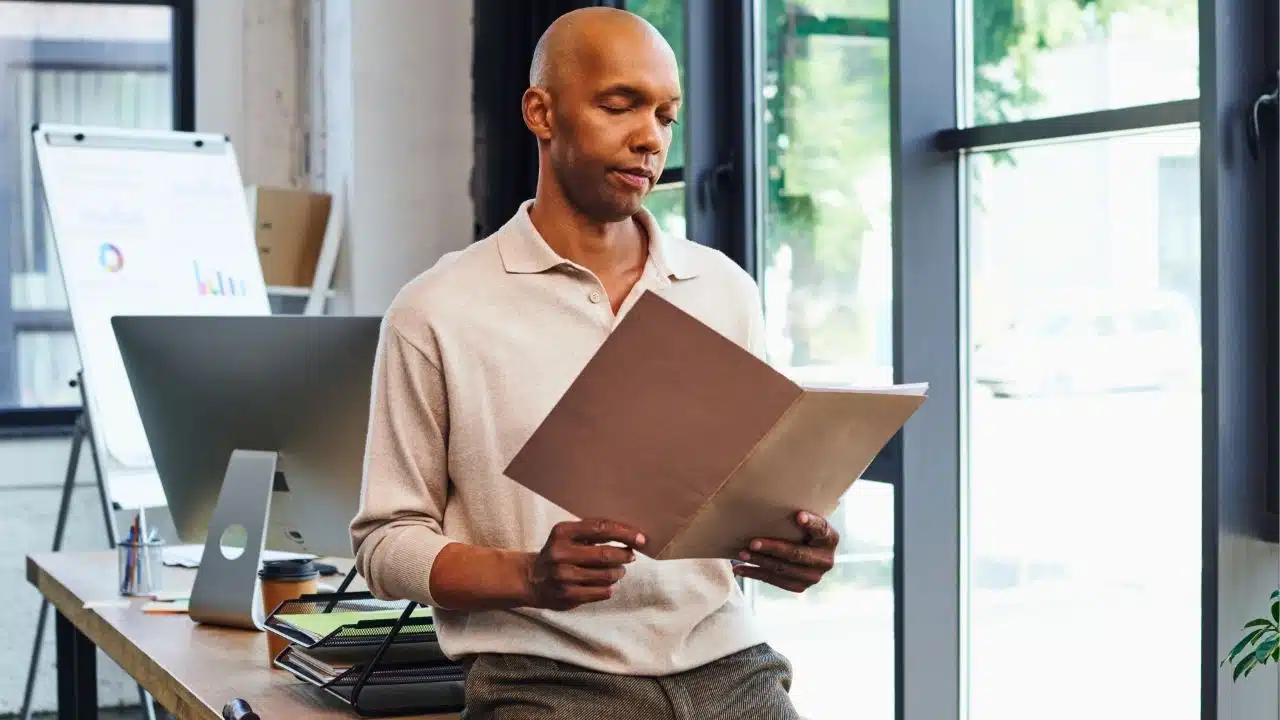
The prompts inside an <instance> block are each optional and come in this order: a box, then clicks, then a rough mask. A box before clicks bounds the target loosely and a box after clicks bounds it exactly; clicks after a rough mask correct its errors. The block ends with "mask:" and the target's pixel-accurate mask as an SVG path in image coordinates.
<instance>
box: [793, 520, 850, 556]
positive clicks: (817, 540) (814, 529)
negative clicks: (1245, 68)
mask: <svg viewBox="0 0 1280 720" xmlns="http://www.w3.org/2000/svg"><path fill="white" fill-rule="evenodd" d="M796 524H798V525H799V526H800V527H801V528H803V529H804V532H805V536H806V537H807V538H808V540H807V544H808V545H811V546H812V547H824V548H834V547H835V546H836V545H838V544H839V543H840V533H838V532H836V529H835V528H833V527H831V523H829V522H827V519H826V518H825V517H822V516H821V515H817V514H815V513H811V512H804V511H801V512H799V513H796Z"/></svg>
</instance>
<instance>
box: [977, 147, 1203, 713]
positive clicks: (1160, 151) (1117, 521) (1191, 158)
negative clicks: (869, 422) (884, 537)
mask: <svg viewBox="0 0 1280 720" xmlns="http://www.w3.org/2000/svg"><path fill="white" fill-rule="evenodd" d="M1198 151H1199V137H1198V133H1197V132H1196V131H1195V130H1177V131H1164V132H1155V133H1149V134H1143V135H1131V136H1124V137H1117V138H1114V139H1104V140H1091V141H1085V142H1075V143H1068V144H1054V145H1046V146H1033V147H1026V148H1019V149H1016V150H1013V151H1011V152H1009V153H1008V154H1006V155H996V154H991V153H984V154H979V155H975V156H974V157H972V158H971V159H970V160H969V161H968V163H967V165H968V177H969V187H970V195H969V201H968V202H969V208H970V210H969V213H970V220H969V245H968V247H969V267H970V294H969V307H970V325H971V328H972V330H971V342H972V344H973V351H972V356H971V361H970V373H971V378H972V382H973V387H972V391H971V397H972V402H971V405H970V414H969V427H970V430H969V462H970V481H969V527H970V530H969V536H968V543H969V555H970V563H969V584H968V588H967V594H968V608H969V612H968V623H969V638H970V640H969V657H968V662H969V678H970V684H969V703H970V713H971V716H972V717H975V718H983V719H984V720H1015V719H1016V718H1023V717H1026V716H1027V715H1028V714H1043V707H1044V703H1045V702H1047V701H1051V702H1052V706H1053V715H1054V716H1055V717H1056V716H1059V715H1060V716H1061V717H1104V716H1105V717H1138V716H1142V717H1160V718H1168V719H1170V720H1178V719H1182V720H1194V719H1196V718H1199V717H1200V708H1199V698H1200V682H1199V678H1200V672H1201V671H1200V632H1201V630H1200V570H1201V568H1200V562H1199V558H1200V544H1201V541H1202V538H1201V493H1202V482H1201V452H1200V435H1201V430H1200V428H1201V399H1200V391H1201V388H1200V372H1201V366H1200V323H1199V320H1198V317H1197V314H1196V305H1197V302H1198V298H1199V293H1200V289H1199V274H1200V273H1199V268H1200V258H1199V253H1198V250H1199V234H1198V232H1197V229H1198V227H1199V218H1198V216H1197V215H1198V213H1197V212H1196V202H1195V199H1196V198H1195V196H1194V195H1192V196H1191V197H1189V198H1188V197H1178V198H1176V200H1177V201H1178V202H1177V203H1176V204H1177V205H1179V207H1178V208H1177V209H1174V205H1175V202H1174V200H1175V198H1171V197H1168V196H1167V194H1168V193H1169V192H1177V188H1179V187H1182V186H1184V185H1185V183H1182V182H1179V181H1173V182H1170V178H1169V177H1168V172H1169V171H1168V170H1167V168H1169V167H1176V168H1179V169H1180V171H1181V172H1185V173H1188V174H1189V175H1190V180H1189V182H1191V184H1192V185H1194V183H1195V178H1196V177H1197V176H1198V173H1199V166H1198V163H1197V162H1196V160H1197V155H1198ZM1178 223H1181V224H1182V225H1181V226H1176V227H1175V225H1176V224H1178ZM1157 538H1158V539H1157ZM1141 627H1158V628H1160V630H1159V632H1155V633H1152V634H1149V635H1148V634H1146V633H1141V634H1143V635H1144V637H1146V638H1147V639H1146V640H1144V641H1143V645H1144V649H1143V650H1142V655H1143V659H1142V660H1141V661H1140V662H1135V661H1134V658H1133V657H1132V656H1131V655H1130V654H1129V653H1126V652H1113V651H1112V649H1118V645H1117V643H1119V644H1120V645H1123V641H1119V640H1118V639H1119V638H1122V637H1126V636H1130V635H1131V634H1132V633H1133V632H1135V629H1136V628H1141ZM1139 632H1141V631H1139ZM1029 643H1032V644H1034V646H1036V647H1042V648H1046V649H1050V648H1051V650H1048V651H1046V652H1043V653H1041V652H1036V651H1034V650H1031V649H1030V648H1029ZM1029 655H1031V656H1034V661H1033V662H1028V660H1029V658H1028V656H1029ZM1067 678H1069V681H1067V680H1065V679H1067ZM1069 688H1081V689H1083V688H1087V689H1088V690H1087V691H1079V692H1077V691H1073V690H1069Z"/></svg>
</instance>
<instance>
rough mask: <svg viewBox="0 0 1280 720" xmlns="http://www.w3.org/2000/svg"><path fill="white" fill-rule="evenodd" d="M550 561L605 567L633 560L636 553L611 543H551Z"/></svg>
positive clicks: (624, 563)
mask: <svg viewBox="0 0 1280 720" xmlns="http://www.w3.org/2000/svg"><path fill="white" fill-rule="evenodd" d="M549 554H550V557H551V561H552V562H554V563H558V564H567V565H581V566H582V567H596V568H607V567H615V566H618V565H626V564H627V563H630V562H634V561H635V559H636V554H635V551H634V550H631V549H630V548H620V547H614V546H612V545H567V544H563V543H562V544H558V545H552V546H551V549H550V553H549Z"/></svg>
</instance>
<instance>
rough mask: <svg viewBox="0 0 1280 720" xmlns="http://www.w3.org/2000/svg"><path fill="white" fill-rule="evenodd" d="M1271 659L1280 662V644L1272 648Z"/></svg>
mask: <svg viewBox="0 0 1280 720" xmlns="http://www.w3.org/2000/svg"><path fill="white" fill-rule="evenodd" d="M1271 659H1272V660H1275V661H1276V662H1280V645H1276V646H1275V647H1274V648H1272V650H1271Z"/></svg>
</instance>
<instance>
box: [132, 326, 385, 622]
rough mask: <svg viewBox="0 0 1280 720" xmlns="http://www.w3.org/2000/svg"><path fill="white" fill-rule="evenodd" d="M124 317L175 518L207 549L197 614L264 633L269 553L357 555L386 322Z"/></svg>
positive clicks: (135, 385) (182, 531)
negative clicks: (262, 583) (354, 525)
mask: <svg viewBox="0 0 1280 720" xmlns="http://www.w3.org/2000/svg"><path fill="white" fill-rule="evenodd" d="M111 324H112V328H113V330H114V332H115V335H116V341H117V345H118V347H119V349H120V355H121V359H122V360H123V362H124V367H125V371H126V373H127V375H128V378H129V384H130V387H131V389H132V391H133V396H134V399H135V402H136V404H137V407H138V413H139V417H140V418H141V420H142V426H143V429H144V430H145V432H146V436H147V442H148V444H149V445H150V447H151V454H152V456H153V457H154V458H155V468H156V472H157V474H158V475H159V476H160V482H161V485H162V486H163V488H164V493H165V497H166V501H167V504H168V507H169V511H170V513H171V514H172V516H173V523H174V527H175V529H176V530H177V533H178V536H179V538H180V539H181V541H182V542H185V543H198V544H203V545H204V551H203V555H202V557H201V560H200V568H199V570H198V572H197V575H196V580H195V585H194V586H193V588H192V591H191V602H190V606H189V613H190V615H191V618H192V619H193V620H195V621H197V622H204V623H211V624H217V625H226V626H231V627H242V628H246V629H260V628H261V626H262V620H263V611H262V608H261V603H260V601H259V598H260V594H259V593H260V587H259V585H258V582H257V579H258V578H257V574H258V568H259V559H260V557H261V554H262V551H263V550H264V549H272V550H284V551H292V552H301V553H310V554H314V555H318V556H322V557H325V556H328V557H350V556H351V537H350V531H349V527H350V523H351V519H352V517H354V516H355V513H356V511H357V509H358V508H359V502H360V483H361V476H362V469H363V463H364V447H365V436H366V433H367V432H368V421H369V401H370V391H371V387H372V382H373V365H374V358H375V356H376V354H377V345H378V338H379V331H380V325H381V319H380V318H377V317H344V316H303V315H276V316H181V317H179V316H116V317H114V318H112V321H111ZM236 536H240V537H243V538H244V546H243V549H241V548H239V547H236V546H235V545H234V543H233V542H228V539H229V538H233V537H236Z"/></svg>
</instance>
